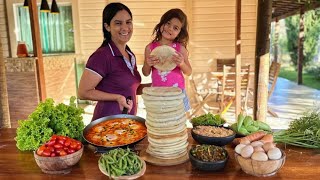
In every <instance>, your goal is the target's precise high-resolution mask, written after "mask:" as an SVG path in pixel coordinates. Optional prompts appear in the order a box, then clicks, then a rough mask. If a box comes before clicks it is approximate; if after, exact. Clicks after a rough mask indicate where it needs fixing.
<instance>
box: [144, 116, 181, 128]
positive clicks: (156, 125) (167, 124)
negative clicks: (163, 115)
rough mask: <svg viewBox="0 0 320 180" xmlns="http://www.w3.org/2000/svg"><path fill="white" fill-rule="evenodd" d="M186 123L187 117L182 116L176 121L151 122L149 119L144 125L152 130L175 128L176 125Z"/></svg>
mask: <svg viewBox="0 0 320 180" xmlns="http://www.w3.org/2000/svg"><path fill="white" fill-rule="evenodd" d="M186 122H187V117H186V116H183V117H182V118H180V119H177V120H173V121H162V122H159V121H152V120H151V119H148V118H147V119H146V122H145V124H148V125H149V126H152V127H154V128H161V127H170V126H174V127H176V126H177V125H180V124H182V123H183V124H185V123H186Z"/></svg>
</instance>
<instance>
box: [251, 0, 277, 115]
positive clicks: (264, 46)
mask: <svg viewBox="0 0 320 180" xmlns="http://www.w3.org/2000/svg"><path fill="white" fill-rule="evenodd" d="M271 17H272V1H265V0H258V13H257V31H256V53H255V54H256V56H255V72H254V76H255V78H254V97H253V98H254V101H253V102H254V104H253V118H254V119H258V118H257V108H258V100H257V99H258V93H259V94H260V93H265V94H268V91H261V90H259V89H258V82H259V76H266V75H265V74H261V73H260V71H259V67H260V57H261V56H263V55H265V54H268V53H269V45H270V39H269V34H270V23H271ZM268 67H269V66H268ZM267 76H268V75H267Z"/></svg>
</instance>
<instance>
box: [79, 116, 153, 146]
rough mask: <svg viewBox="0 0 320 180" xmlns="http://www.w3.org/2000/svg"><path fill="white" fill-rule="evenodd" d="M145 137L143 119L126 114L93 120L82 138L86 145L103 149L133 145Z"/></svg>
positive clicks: (145, 130)
mask: <svg viewBox="0 0 320 180" xmlns="http://www.w3.org/2000/svg"><path fill="white" fill-rule="evenodd" d="M146 136H147V127H146V126H145V119H143V118H141V117H138V116H133V115H128V114H119V115H113V116H106V117H103V118H100V119H97V120H94V121H92V122H91V123H90V124H89V125H87V126H86V127H85V129H84V130H83V137H84V139H85V140H86V141H87V142H88V143H90V144H91V145H93V146H95V147H98V148H104V149H114V148H118V147H125V146H129V145H134V144H136V143H138V142H140V141H141V140H143V139H144V138H145V137H146Z"/></svg>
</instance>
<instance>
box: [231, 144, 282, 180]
mask: <svg viewBox="0 0 320 180" xmlns="http://www.w3.org/2000/svg"><path fill="white" fill-rule="evenodd" d="M281 152H282V157H281V158H280V159H277V160H268V161H256V160H252V159H251V158H243V157H242V156H241V155H239V154H237V153H235V158H236V161H237V162H238V163H239V165H240V167H241V169H242V170H243V171H244V172H245V173H247V174H250V175H253V176H258V177H266V176H272V175H275V174H276V173H277V172H278V171H279V170H280V169H281V167H282V166H283V165H284V163H285V160H286V154H285V152H283V151H282V150H281Z"/></svg>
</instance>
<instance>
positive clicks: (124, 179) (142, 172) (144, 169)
mask: <svg viewBox="0 0 320 180" xmlns="http://www.w3.org/2000/svg"><path fill="white" fill-rule="evenodd" d="M138 158H139V159H140V161H141V162H142V168H141V170H140V171H139V172H138V173H137V174H133V175H130V176H118V177H113V176H112V177H111V179H115V180H121V179H122V180H131V179H137V178H139V177H141V176H143V175H144V173H145V172H146V168H147V165H146V162H145V161H144V160H143V159H142V158H140V157H138ZM98 166H99V170H100V171H101V172H102V173H103V174H104V175H106V176H108V177H109V178H110V175H109V174H108V172H107V171H106V170H105V169H103V168H102V167H101V165H100V164H99V163H98Z"/></svg>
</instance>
